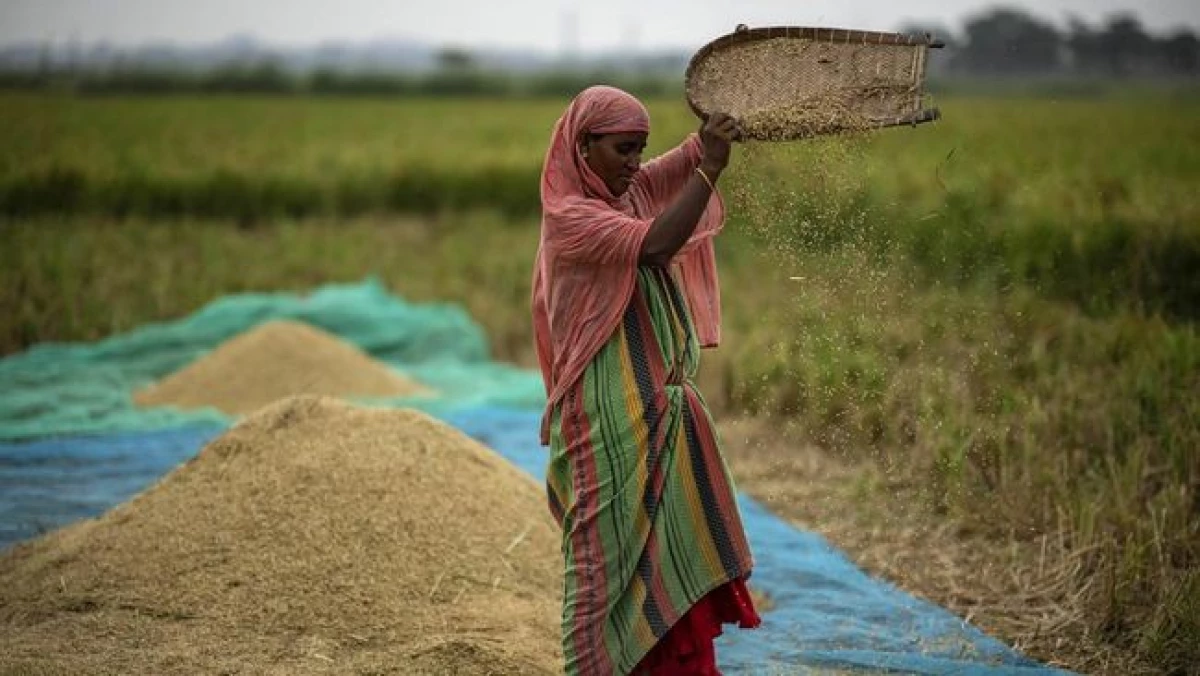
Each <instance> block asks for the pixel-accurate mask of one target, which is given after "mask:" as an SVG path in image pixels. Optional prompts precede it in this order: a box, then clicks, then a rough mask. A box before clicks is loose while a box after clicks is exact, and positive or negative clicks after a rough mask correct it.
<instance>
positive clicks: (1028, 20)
mask: <svg viewBox="0 0 1200 676" xmlns="http://www.w3.org/2000/svg"><path fill="white" fill-rule="evenodd" d="M901 32H906V33H929V34H933V35H935V36H936V37H938V38H939V39H941V40H942V41H944V42H945V43H946V50H945V52H944V53H942V54H939V55H937V56H935V57H934V58H933V59H932V60H931V62H930V69H929V75H930V78H931V79H933V80H935V81H936V80H937V79H939V78H941V77H947V78H950V77H970V78H975V77H988V78H995V77H1011V78H1040V77H1058V78H1060V79H1061V78H1064V77H1065V78H1080V79H1085V78H1086V79H1089V80H1095V79H1125V78H1139V79H1153V78H1159V79H1168V78H1169V79H1175V80H1186V81H1189V82H1191V81H1195V80H1196V79H1197V78H1198V77H1200V39H1197V36H1196V34H1195V33H1194V32H1192V31H1191V30H1190V29H1185V28H1181V29H1178V30H1176V31H1174V32H1171V33H1169V34H1166V35H1153V34H1150V33H1149V32H1147V30H1146V29H1145V28H1144V26H1143V25H1142V23H1141V21H1140V20H1139V19H1138V18H1137V17H1136V16H1135V15H1133V14H1117V15H1113V16H1111V17H1109V18H1108V19H1107V20H1106V21H1105V22H1104V23H1103V24H1102V25H1099V26H1093V25H1090V24H1088V23H1086V22H1084V21H1082V20H1080V19H1078V18H1074V19H1071V20H1069V21H1068V23H1067V26H1066V28H1065V29H1060V28H1058V27H1056V26H1055V25H1054V24H1052V23H1050V22H1047V21H1044V20H1042V19H1039V18H1037V17H1035V16H1033V15H1031V14H1028V13H1026V12H1023V11H1021V10H1017V9H1012V8H1003V7H1001V8H995V9H991V10H988V11H986V12H984V13H981V14H977V15H974V16H971V17H969V18H968V19H967V20H966V21H965V22H964V24H963V26H962V29H961V31H957V32H956V31H952V30H948V29H946V28H945V27H944V26H941V25H939V24H936V23H922V22H915V23H911V24H908V25H906V26H904V27H902V28H901ZM436 61H437V66H436V67H435V68H434V69H433V70H430V71H427V72H419V73H418V72H395V71H379V70H374V71H349V70H344V69H334V68H317V69H315V70H313V71H311V72H307V73H297V72H294V71H290V70H288V69H287V68H285V67H284V65H283V64H282V63H280V62H278V61H275V60H272V59H270V58H262V57H260V58H258V59H257V60H255V61H252V62H235V63H229V64H226V65H224V66H220V67H216V68H212V69H210V70H204V71H197V70H188V69H185V68H181V67H179V66H175V67H166V66H153V65H146V64H144V63H141V64H138V65H127V66H120V65H115V66H109V67H105V68H99V67H93V68H64V67H62V66H58V65H50V64H43V65H42V66H41V67H38V68H34V69H29V68H25V69H13V70H4V69H3V67H2V66H0V88H8V89H56V88H57V89H65V90H69V91H76V92H82V93H96V94H106V93H108V94H124V93H143V94H176V93H178V94H183V93H250V92H253V93H266V94H318V95H338V96H346V95H351V96H394V95H413V96H571V95H573V94H575V93H576V92H578V91H579V90H580V89H583V88H584V87H586V86H588V85H589V84H593V83H596V82H607V83H610V84H614V85H617V86H620V87H623V88H625V89H627V90H629V91H632V92H633V93H635V94H637V95H641V96H655V95H662V94H669V93H670V94H674V93H678V92H679V91H681V90H682V84H683V83H682V77H681V74H680V73H679V72H677V70H676V69H671V68H667V69H663V68H662V67H656V68H655V67H647V68H637V67H634V68H630V67H624V68H604V67H598V66H597V67H590V68H587V67H580V66H579V65H574V66H570V67H568V66H563V67H562V68H558V69H549V70H539V71H531V72H520V73H518V72H513V71H508V70H504V69H501V68H497V67H492V66H490V65H489V64H488V63H487V62H486V61H484V60H481V59H479V58H477V57H476V56H474V55H473V54H472V53H470V52H469V51H466V50H462V49H446V50H443V51H442V52H441V53H440V54H439V55H438V57H437V60H436Z"/></svg>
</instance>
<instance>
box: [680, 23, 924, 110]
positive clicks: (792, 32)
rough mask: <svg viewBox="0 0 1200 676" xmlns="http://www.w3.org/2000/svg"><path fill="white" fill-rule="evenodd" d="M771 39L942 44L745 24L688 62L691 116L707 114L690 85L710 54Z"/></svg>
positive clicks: (854, 32) (875, 34)
mask: <svg viewBox="0 0 1200 676" xmlns="http://www.w3.org/2000/svg"><path fill="white" fill-rule="evenodd" d="M772 38H796V39H800V40H812V41H813V42H827V43H844V44H848V43H860V44H864V45H891V46H896V47H926V48H936V47H939V46H941V43H940V42H939V41H937V40H935V39H934V38H933V36H931V35H928V34H926V35H906V34H904V33H893V32H885V31H864V30H854V29H849V28H823V27H820V26H761V27H758V28H747V27H745V25H742V26H738V28H736V29H735V30H734V31H733V32H732V33H726V34H725V35H722V36H719V37H717V38H714V39H713V40H712V41H710V42H708V43H707V44H705V45H704V46H703V47H701V48H700V49H698V50H696V53H695V54H693V55H692V58H691V59H690V60H689V61H688V65H687V70H685V71H684V74H683V82H684V98H686V99H687V104H688V107H689V108H691V109H692V113H693V114H695V115H696V117H699V118H702V119H703V117H704V113H703V112H701V110H700V108H699V107H698V106H697V105H696V102H695V100H694V99H693V98H692V89H691V87H689V86H687V85H688V83H690V82H691V81H692V76H693V75H694V74H695V70H696V66H697V65H698V64H699V63H700V62H701V61H703V60H704V59H706V58H708V57H709V55H710V54H712V53H713V52H716V51H720V50H723V49H727V48H728V47H730V46H731V45H735V44H739V43H742V42H757V41H759V40H769V39H772Z"/></svg>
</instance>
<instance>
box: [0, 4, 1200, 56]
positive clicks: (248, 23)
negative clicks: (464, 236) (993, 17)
mask: <svg viewBox="0 0 1200 676" xmlns="http://www.w3.org/2000/svg"><path fill="white" fill-rule="evenodd" d="M996 4H999V3H997V1H996V0H960V1H957V2H956V1H953V0H905V1H901V2H896V1H894V0H726V1H724V2H719V1H717V0H592V1H590V2H584V1H581V0H486V1H485V0H394V1H392V2H382V1H378V0H257V1H256V0H186V1H183V0H0V43H4V44H11V43H14V42H23V41H28V40H36V41H41V40H54V41H64V40H67V39H70V38H72V37H73V38H75V39H78V40H80V41H82V42H85V43H87V42H93V41H98V40H107V41H111V42H115V43H118V44H140V43H145V42H149V41H161V40H169V41H174V42H183V43H203V42H212V41H216V40H219V39H221V38H225V37H228V36H230V35H232V34H250V35H254V36H256V37H258V38H261V39H262V40H264V41H266V42H268V43H273V44H277V45H310V44H314V43H318V42H322V41H326V40H350V41H364V40H370V39H374V38H393V37H407V38H416V39H420V40H423V41H426V42H431V43H439V44H440V43H453V44H457V45H463V46H509V47H534V48H538V49H542V50H553V51H557V50H560V49H562V48H563V46H564V45H567V44H575V45H577V46H578V47H579V48H580V49H582V50H585V51H592V50H597V49H611V48H614V47H630V46H636V47H640V48H654V47H698V46H699V45H701V44H703V43H704V42H706V41H708V40H709V39H710V38H712V37H715V36H717V35H719V34H722V33H725V32H728V31H729V30H731V29H732V28H733V27H734V26H735V25H736V24H738V23H747V24H750V25H751V26H755V25H768V24H776V25H777V24H788V25H819V26H837V27H845V28H862V29H875V30H894V29H895V28H896V27H897V26H898V24H900V23H901V22H902V21H904V20H905V19H932V20H936V21H940V22H942V23H944V24H946V25H948V26H950V27H951V28H953V29H955V30H957V29H958V28H959V26H960V25H961V20H962V18H963V17H964V16H965V15H968V14H971V13H975V12H978V11H979V10H981V9H986V8H988V7H991V6H994V5H996ZM1003 4H1006V5H1010V6H1017V7H1021V8H1024V9H1027V10H1029V11H1031V12H1032V13H1034V14H1035V15H1037V16H1040V17H1042V18H1045V19H1049V20H1052V21H1055V22H1057V23H1060V24H1061V23H1062V22H1063V21H1064V19H1065V18H1066V17H1067V16H1068V15H1070V14H1075V15H1078V16H1081V17H1082V18H1084V19H1085V20H1087V21H1090V22H1092V23H1097V22H1099V21H1101V20H1102V19H1103V18H1104V17H1106V16H1107V15H1109V14H1111V13H1113V12H1116V11H1122V10H1130V9H1136V11H1137V13H1138V15H1139V16H1140V17H1141V18H1142V20H1143V21H1144V22H1145V24H1146V25H1147V27H1148V28H1149V29H1150V30H1152V31H1160V30H1165V29H1168V28H1173V27H1177V26H1188V27H1190V28H1192V29H1193V30H1197V29H1200V1H1198V0H1143V1H1142V2H1137V1H1136V0H1004V1H1003ZM571 16H574V17H575V19H574V20H571V19H570V17H571ZM572 25H574V26H575V27H574V29H572V28H570V27H571V26H572ZM572 34H574V35H575V38H574V39H572V38H571V37H570V36H571V35H572Z"/></svg>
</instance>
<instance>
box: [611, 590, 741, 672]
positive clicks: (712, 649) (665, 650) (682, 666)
mask: <svg viewBox="0 0 1200 676" xmlns="http://www.w3.org/2000/svg"><path fill="white" fill-rule="evenodd" d="M722 624H737V625H738V627H741V628H742V629H753V628H755V627H757V626H759V625H760V624H762V618H760V617H759V616H758V612H757V611H756V610H755V609H754V601H753V600H751V598H750V590H749V589H747V588H746V581H745V580H744V579H741V578H739V579H737V580H733V581H731V582H727V583H725V584H723V585H721V586H720V587H717V588H716V589H714V590H712V591H711V592H709V593H708V594H707V595H705V597H704V598H702V599H700V600H699V601H697V602H696V604H695V605H693V606H692V607H691V608H689V609H688V611H687V612H686V613H684V615H683V617H681V618H679V621H678V622H676V623H675V625H674V626H672V627H671V628H670V630H668V631H667V633H666V635H665V636H663V637H662V638H661V639H659V641H658V643H656V644H655V645H654V647H653V648H651V649H650V652H648V653H646V656H645V657H644V658H642V661H641V662H638V665H637V666H636V667H634V670H633V674H634V675H635V676H720V674H721V672H720V671H718V670H717V652H716V646H714V645H713V639H715V638H716V637H718V636H720V635H721V634H722V629H721V625H722Z"/></svg>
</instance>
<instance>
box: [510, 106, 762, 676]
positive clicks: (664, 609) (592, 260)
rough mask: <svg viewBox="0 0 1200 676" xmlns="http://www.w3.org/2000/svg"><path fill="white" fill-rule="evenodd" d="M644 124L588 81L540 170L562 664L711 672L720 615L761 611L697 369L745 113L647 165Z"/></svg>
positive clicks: (537, 281) (538, 285) (739, 617)
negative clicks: (723, 179) (724, 196)
mask: <svg viewBox="0 0 1200 676" xmlns="http://www.w3.org/2000/svg"><path fill="white" fill-rule="evenodd" d="M649 130H650V124H649V116H648V114H647V112H646V109H645V108H644V107H643V106H642V104H641V103H640V102H638V100H637V99H635V98H634V97H632V96H630V95H629V94H627V93H625V92H623V91H620V90H618V89H614V88H611V87H591V88H589V89H587V90H585V91H583V92H582V93H580V94H579V96H577V97H576V98H575V100H574V101H572V102H571V105H570V106H568V107H567V110H566V112H565V113H564V114H563V116H562V118H561V119H559V121H558V123H557V125H556V126H555V128H554V134H553V136H552V138H551V142H550V149H549V151H548V152H547V153H546V161H545V166H544V167H543V170H542V185H541V191H542V233H541V241H540V244H539V247H538V254H537V261H536V264H535V270H534V279H533V302H532V311H533V323H534V333H535V338H536V342H537V352H538V359H539V361H540V364H541V368H542V375H543V377H544V379H545V382H546V391H547V393H548V399H549V401H548V404H547V407H546V413H545V416H544V418H543V420H542V434H541V436H542V443H543V444H549V446H550V450H551V457H550V463H549V467H548V469H547V492H548V497H549V502H550V509H551V512H552V513H553V514H554V517H555V519H556V520H557V521H558V522H559V524H560V525H561V526H562V529H563V542H562V551H563V556H564V559H565V581H564V597H563V652H564V657H565V661H566V671H567V673H568V674H585V675H589V676H590V675H592V674H630V673H635V674H717V673H719V672H717V668H716V662H715V654H714V648H713V638H715V637H716V636H717V635H719V634H720V633H721V624H722V623H733V622H737V623H738V624H739V625H740V626H742V627H753V626H757V625H758V624H759V617H758V615H757V613H756V612H755V610H754V607H753V604H752V603H751V601H750V597H749V594H748V592H747V590H746V586H745V578H746V577H747V576H749V574H750V569H751V566H752V560H751V555H750V548H749V546H748V544H747V543H746V538H745V534H744V532H743V529H742V523H741V518H740V516H739V514H738V511H737V506H736V503H735V500H734V488H733V482H732V480H731V479H730V476H729V472H728V470H727V468H726V466H725V463H724V461H723V459H722V458H721V455H720V452H719V450H718V448H717V440H716V434H715V432H714V429H713V423H712V419H711V417H710V415H709V413H708V410H707V409H706V407H705V404H704V400H703V399H702V398H701V396H700V393H699V392H698V391H697V390H696V387H695V384H694V382H693V378H694V376H695V374H696V367H697V360H698V356H699V348H700V347H713V346H715V345H716V344H717V341H718V339H719V321H720V306H719V304H718V289H717V275H716V261H715V258H714V255H713V242H712V240H713V237H714V236H715V235H716V234H717V233H718V231H720V229H721V225H722V222H723V219H724V208H723V205H722V203H721V200H720V197H719V195H717V194H716V192H715V188H714V186H715V184H716V182H717V180H718V178H719V177H720V175H721V172H722V170H724V168H725V166H726V164H727V163H728V161H729V153H730V142H731V140H732V139H733V138H734V136H735V135H736V134H737V124H736V122H735V121H734V120H733V119H732V118H730V117H729V116H727V115H712V116H711V117H709V118H708V120H707V121H706V122H705V123H704V125H703V126H702V128H701V130H700V133H699V134H698V135H696V134H693V135H691V136H689V137H688V139H687V140H685V141H684V142H683V143H682V144H680V145H679V146H678V147H677V148H675V149H674V150H672V151H670V152H668V153H667V154H665V155H663V156H662V157H660V158H658V159H656V160H654V161H652V162H650V163H648V164H647V165H645V166H640V162H641V154H642V150H643V149H644V148H645V145H646V138H647V135H648V133H649Z"/></svg>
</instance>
